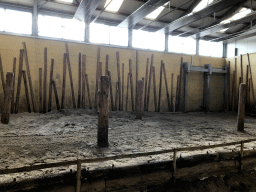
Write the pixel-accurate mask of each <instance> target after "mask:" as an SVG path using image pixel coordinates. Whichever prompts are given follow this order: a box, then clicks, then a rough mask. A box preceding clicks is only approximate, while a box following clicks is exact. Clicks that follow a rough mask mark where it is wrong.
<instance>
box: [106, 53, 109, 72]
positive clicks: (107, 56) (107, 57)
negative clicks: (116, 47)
mask: <svg viewBox="0 0 256 192" xmlns="http://www.w3.org/2000/svg"><path fill="white" fill-rule="evenodd" d="M108 61H109V55H108V54H107V55H106V66H105V75H107V76H108Z"/></svg>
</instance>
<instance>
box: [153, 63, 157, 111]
mask: <svg viewBox="0 0 256 192" xmlns="http://www.w3.org/2000/svg"><path fill="white" fill-rule="evenodd" d="M152 72H153V88H154V103H155V111H156V112H157V97H156V72H155V67H154V66H152Z"/></svg>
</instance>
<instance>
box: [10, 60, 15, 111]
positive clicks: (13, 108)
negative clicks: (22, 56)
mask: <svg viewBox="0 0 256 192" xmlns="http://www.w3.org/2000/svg"><path fill="white" fill-rule="evenodd" d="M12 72H13V90H14V89H15V76H16V57H14V59H13V70H12ZM14 112H15V103H14V91H13V92H12V104H11V113H14Z"/></svg>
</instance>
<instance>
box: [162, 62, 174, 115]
mask: <svg viewBox="0 0 256 192" xmlns="http://www.w3.org/2000/svg"><path fill="white" fill-rule="evenodd" d="M163 72H164V81H165V89H166V97H167V103H168V110H169V111H171V108H172V107H171V104H170V96H169V90H168V84H167V76H166V71H165V64H164V63H163Z"/></svg>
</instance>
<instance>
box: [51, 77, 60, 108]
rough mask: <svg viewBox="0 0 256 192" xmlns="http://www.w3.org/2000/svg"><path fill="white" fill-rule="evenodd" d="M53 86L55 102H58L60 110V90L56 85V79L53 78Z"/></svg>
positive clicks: (57, 105)
mask: <svg viewBox="0 0 256 192" xmlns="http://www.w3.org/2000/svg"><path fill="white" fill-rule="evenodd" d="M52 88H53V91H54V95H55V102H56V107H57V110H60V102H59V97H58V91H57V87H56V82H55V81H54V80H52Z"/></svg>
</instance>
